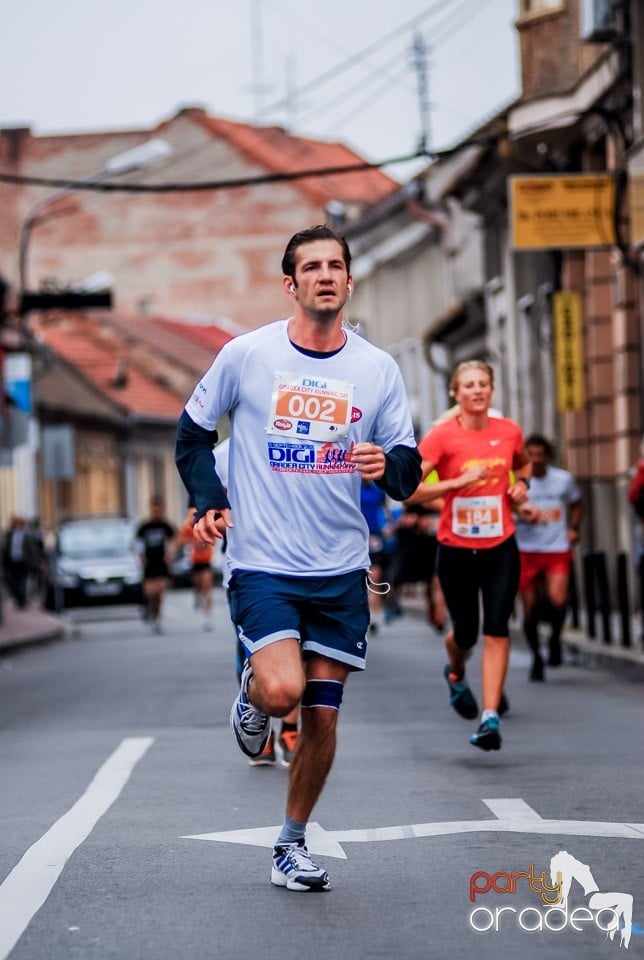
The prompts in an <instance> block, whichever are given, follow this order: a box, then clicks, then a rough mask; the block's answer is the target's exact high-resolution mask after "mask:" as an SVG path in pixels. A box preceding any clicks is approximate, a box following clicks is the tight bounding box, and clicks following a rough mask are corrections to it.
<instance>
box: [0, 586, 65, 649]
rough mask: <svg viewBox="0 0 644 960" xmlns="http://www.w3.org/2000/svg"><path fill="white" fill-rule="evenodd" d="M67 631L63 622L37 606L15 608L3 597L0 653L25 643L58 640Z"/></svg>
mask: <svg viewBox="0 0 644 960" xmlns="http://www.w3.org/2000/svg"><path fill="white" fill-rule="evenodd" d="M66 633H67V627H66V625H65V623H64V622H63V621H62V620H61V619H60V618H59V617H55V616H52V615H51V614H49V613H45V612H44V611H43V610H40V609H39V608H38V607H34V606H30V607H27V609H26V610H17V609H16V608H15V606H14V604H13V603H12V601H11V600H10V599H8V598H7V597H3V601H2V623H0V654H1V653H2V652H3V651H4V650H9V649H11V648H12V647H18V646H22V645H23V644H26V643H43V642H45V641H47V640H58V639H60V638H62V637H64V636H65V635H66Z"/></svg>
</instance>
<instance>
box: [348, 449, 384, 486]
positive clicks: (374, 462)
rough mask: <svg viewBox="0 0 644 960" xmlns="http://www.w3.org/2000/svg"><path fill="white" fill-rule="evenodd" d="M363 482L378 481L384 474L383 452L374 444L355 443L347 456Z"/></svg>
mask: <svg viewBox="0 0 644 960" xmlns="http://www.w3.org/2000/svg"><path fill="white" fill-rule="evenodd" d="M347 460H348V461H349V463H355V465H356V467H357V469H358V471H359V473H360V474H361V476H363V477H364V479H365V480H380V479H381V478H382V477H383V476H384V474H385V465H386V461H385V451H384V450H383V449H382V447H377V446H376V445H375V443H356V444H354V446H353V447H352V448H351V450H350V451H349V452H348V454H347Z"/></svg>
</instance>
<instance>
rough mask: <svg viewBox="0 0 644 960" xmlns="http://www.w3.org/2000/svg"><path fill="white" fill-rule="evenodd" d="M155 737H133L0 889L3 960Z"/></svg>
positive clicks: (0, 929) (101, 768) (115, 754)
mask: <svg viewBox="0 0 644 960" xmlns="http://www.w3.org/2000/svg"><path fill="white" fill-rule="evenodd" d="M153 742H154V738H153V737H127V738H126V739H125V740H123V741H122V742H121V743H120V745H119V746H118V747H117V748H116V750H115V751H114V753H113V754H112V755H111V757H109V758H108V759H107V760H106V761H105V763H104V764H103V765H102V766H101V767H99V769H98V771H97V772H96V774H95V776H94V778H93V779H92V781H91V783H90V784H89V786H88V787H87V790H86V791H85V793H84V794H83V795H82V797H79V799H78V800H77V801H76V803H75V804H74V805H73V807H70V809H69V810H68V811H67V813H65V814H63V816H62V817H61V818H60V819H59V820H57V821H56V823H55V824H54V825H53V826H52V827H50V829H49V830H48V831H47V833H45V834H44V835H43V836H42V837H41V838H40V840H37V841H36V842H35V843H34V844H33V845H32V846H31V847H29V849H28V850H27V852H26V853H25V855H24V856H23V858H22V860H20V862H19V863H17V864H16V866H15V867H14V868H13V870H12V871H11V873H10V874H9V876H8V877H7V879H6V880H5V881H4V883H2V884H1V885H0V960H5V958H6V957H7V956H8V955H9V954H10V953H11V951H12V950H13V948H14V946H15V945H16V943H17V942H18V940H19V939H20V937H21V936H22V934H23V933H24V931H25V930H26V929H27V926H28V925H29V923H30V922H31V919H32V917H33V916H34V915H35V914H36V913H37V912H38V910H40V908H41V907H42V905H43V903H44V902H45V900H46V899H47V897H48V896H49V894H50V893H51V891H52V888H53V886H54V884H55V883H56V881H57V880H58V877H59V876H60V875H61V873H62V871H63V868H64V866H65V864H66V863H67V861H68V860H69V858H70V857H71V855H72V853H73V852H74V850H76V848H77V847H79V846H80V844H81V843H82V842H83V840H86V839H87V837H88V836H89V834H90V833H91V832H92V830H93V829H94V827H95V826H96V824H97V823H98V821H99V820H100V819H101V817H102V816H103V814H104V813H106V812H107V811H108V810H109V808H110V807H111V806H112V804H113V803H114V801H115V800H116V799H117V798H118V796H119V794H120V793H121V791H122V790H123V788H124V786H125V784H126V783H127V781H128V780H129V778H130V776H131V774H132V771H133V770H134V767H135V766H136V764H137V763H138V762H139V760H140V759H141V757H143V756H144V754H145V752H146V751H147V750H148V749H149V747H150V746H151V745H152V743H153Z"/></svg>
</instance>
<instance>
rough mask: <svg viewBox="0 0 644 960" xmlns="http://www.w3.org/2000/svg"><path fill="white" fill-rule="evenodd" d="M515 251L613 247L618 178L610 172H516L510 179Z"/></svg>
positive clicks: (511, 216)
mask: <svg viewBox="0 0 644 960" xmlns="http://www.w3.org/2000/svg"><path fill="white" fill-rule="evenodd" d="M509 194H510V196H509V200H510V218H511V227H512V246H513V248H514V249H515V250H570V249H575V248H586V247H606V246H613V245H614V244H615V242H616V237H615V181H614V179H613V177H612V176H611V175H610V174H607V173H593V174H586V173H580V174H576V173H575V174H568V173H559V174H555V175H553V176H550V175H547V174H545V175H538V176H531V177H525V176H515V177H510V182H509Z"/></svg>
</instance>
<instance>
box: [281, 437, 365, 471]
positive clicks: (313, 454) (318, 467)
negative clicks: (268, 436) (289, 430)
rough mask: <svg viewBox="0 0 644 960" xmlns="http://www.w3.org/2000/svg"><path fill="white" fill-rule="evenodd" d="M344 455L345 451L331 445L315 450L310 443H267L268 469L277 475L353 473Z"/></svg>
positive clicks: (352, 465)
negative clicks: (277, 473)
mask: <svg viewBox="0 0 644 960" xmlns="http://www.w3.org/2000/svg"><path fill="white" fill-rule="evenodd" d="M346 455H347V452H346V450H343V449H342V448H341V447H336V446H334V445H333V444H332V443H325V444H323V445H322V446H321V447H320V448H319V449H317V450H316V448H315V447H314V446H313V444H311V443H279V442H275V441H272V440H269V441H268V460H269V464H270V468H271V470H275V471H277V472H279V473H303V472H304V473H316V474H328V473H354V472H355V464H353V463H349V462H348V461H347V459H346Z"/></svg>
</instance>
